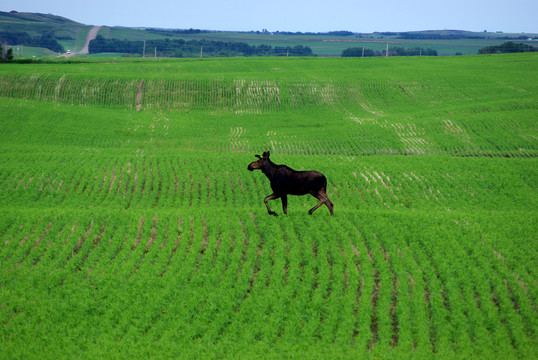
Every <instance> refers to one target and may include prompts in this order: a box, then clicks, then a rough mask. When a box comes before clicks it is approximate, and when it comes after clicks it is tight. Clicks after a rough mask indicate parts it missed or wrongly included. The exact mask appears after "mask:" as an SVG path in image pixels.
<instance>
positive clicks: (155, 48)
mask: <svg viewBox="0 0 538 360" xmlns="http://www.w3.org/2000/svg"><path fill="white" fill-rule="evenodd" d="M155 58H157V46H155Z"/></svg>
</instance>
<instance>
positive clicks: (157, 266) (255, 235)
mask: <svg viewBox="0 0 538 360" xmlns="http://www.w3.org/2000/svg"><path fill="white" fill-rule="evenodd" d="M5 215H6V216H3V217H2V218H3V220H2V222H1V224H0V234H1V235H2V237H1V247H0V259H1V262H2V264H3V265H2V271H1V273H0V277H1V281H2V283H3V284H4V286H7V284H11V285H9V288H10V293H11V296H9V297H6V296H5V295H6V294H4V295H3V296H2V297H3V300H2V302H3V303H4V306H3V308H2V311H1V315H0V319H1V321H2V324H3V328H2V333H3V334H4V335H5V334H7V333H10V331H11V330H12V329H13V330H15V329H19V331H25V332H28V333H29V334H30V336H31V334H36V335H37V334H39V332H40V331H43V332H49V331H50V335H52V336H53V335H57V334H60V333H62V332H64V331H65V330H66V329H65V328H64V327H65V326H71V325H72V326H73V328H70V332H73V331H74V332H75V333H77V334H78V336H81V337H89V339H88V340H84V342H85V343H86V342H88V341H95V342H97V343H98V344H100V346H105V347H111V346H113V342H114V341H116V340H117V339H125V338H127V339H131V338H132V339H139V341H142V342H143V343H144V344H150V343H161V344H162V343H170V342H174V341H180V342H191V341H192V342H194V343H197V342H198V341H200V342H202V343H207V342H211V343H213V344H217V346H221V347H222V349H221V350H223V351H224V347H226V346H228V345H229V344H233V343H234V342H239V343H237V346H239V345H242V346H248V345H252V344H254V343H256V342H259V341H264V342H267V343H270V344H274V343H283V344H288V343H289V342H296V341H299V339H300V341H301V343H303V344H305V346H306V345H312V346H315V345H319V344H326V345H329V346H330V345H331V344H333V345H335V346H339V347H342V346H344V347H345V348H348V349H349V351H352V352H353V351H359V352H363V351H366V350H368V351H372V352H373V353H374V354H376V353H377V352H379V354H382V353H384V352H386V351H389V350H391V349H393V350H392V351H402V352H403V353H416V354H422V355H427V354H431V353H439V354H445V355H455V354H458V356H459V355H462V354H468V355H472V354H473V353H476V351H477V350H478V349H480V351H486V352H487V353H488V354H492V355H493V354H494V353H495V352H497V351H501V352H502V353H503V354H512V355H514V356H517V355H518V354H519V355H522V354H525V355H530V354H532V352H533V351H534V350H535V348H534V346H533V341H534V340H533V339H534V338H535V335H536V334H535V331H536V326H537V324H536V318H535V316H534V307H535V305H536V301H537V298H536V295H537V294H536V291H535V290H536V289H535V287H534V286H533V284H532V280H530V279H532V278H533V277H532V276H533V275H534V274H532V273H531V274H529V273H527V271H531V272H532V271H533V270H532V264H506V263H505V262H504V261H503V260H502V259H503V258H502V256H503V255H502V251H503V250H498V249H496V248H495V247H494V246H495V245H494V244H495V242H487V243H485V244H484V247H483V248H481V249H480V250H478V248H476V247H475V246H474V245H473V243H474V242H476V241H481V240H480V239H482V238H483V236H484V234H485V233H484V231H483V230H481V229H479V228H476V227H475V226H474V225H473V218H466V219H462V218H460V217H459V216H445V217H438V218H435V219H432V218H429V217H422V216H419V217H417V216H416V215H413V218H412V219H410V218H408V217H404V218H399V217H398V216H397V217H392V218H391V220H390V223H389V222H386V221H384V220H383V219H379V218H376V217H372V216H369V215H367V213H366V212H353V213H348V212H345V213H344V214H341V216H339V217H337V218H335V219H331V218H328V217H323V218H318V219H314V220H312V219H313V218H308V219H305V218H303V217H301V218H298V217H292V218H290V219H288V220H286V221H284V222H282V221H280V222H278V221H275V220H274V219H273V218H268V217H266V216H265V215H260V216H256V215H254V214H252V213H250V215H249V214H247V213H243V212H237V211H233V210H231V211H226V212H225V213H224V212H222V211H217V212H215V211H205V210H204V211H203V212H197V211H196V210H191V211H189V212H185V211H179V212H175V211H161V212H159V211H157V212H154V213H149V212H145V211H144V212H141V213H138V214H136V213H130V214H127V215H125V214H124V215H121V214H120V213H117V212H106V211H105V212H100V214H99V215H97V214H94V213H92V212H82V213H81V212H79V215H77V216H74V217H73V216H72V215H70V214H69V213H67V212H65V213H64V212H60V213H56V214H48V212H47V211H37V212H35V213H31V212H30V213H27V214H24V213H16V214H5ZM492 220H493V219H492ZM430 221H434V222H436V223H437V225H436V226H437V228H438V229H441V230H442V231H441V230H439V231H438V232H437V234H445V235H446V234H451V235H449V236H448V237H445V236H443V238H442V239H441V238H439V237H438V235H436V233H429V232H428V230H425V229H427V228H428V227H424V226H423V225H424V222H426V223H428V222H430ZM512 240H513V239H512ZM521 240H523V239H520V238H518V239H517V241H521ZM497 241H498V242H499V243H504V244H506V241H511V240H510V239H508V238H506V239H503V238H499V239H497ZM514 246H516V245H512V246H509V247H512V249H511V251H513V250H514V249H513V247H514ZM525 266H527V268H525ZM516 274H517V275H516ZM21 277H24V278H25V281H24V282H19V281H18V280H19V279H21ZM529 280H530V281H529ZM17 284H19V285H17ZM27 286H32V289H29V288H28V287H27ZM142 287H144V288H145V289H144V291H143V292H141V291H140V290H141V288H142ZM72 292H74V293H77V294H78V295H77V296H76V297H69V298H68V299H66V300H67V302H65V300H64V302H63V305H62V307H59V308H58V307H57V305H56V304H57V302H58V301H59V300H60V299H61V298H62V297H64V296H65V295H66V294H68V293H72ZM44 293H47V294H48V295H47V297H46V299H47V300H44V302H43V303H41V304H40V305H39V306H37V308H35V309H33V310H32V309H31V308H29V307H28V306H29V305H28V303H27V302H26V299H27V298H28V297H29V296H41V295H42V294H44ZM15 294H16V296H13V295H15ZM30 294H33V295H30ZM116 294H117V295H120V294H121V296H116ZM150 294H151V296H150ZM124 297H125V299H124ZM127 299H129V302H127ZM34 311H35V313H34ZM48 311H50V312H51V313H50V314H49V315H50V316H51V317H50V318H48V319H47V320H43V323H41V324H40V326H39V327H36V328H35V329H32V327H31V326H33V324H35V322H36V321H39V320H38V319H40V316H42V315H43V314H44V313H46V312H48ZM66 311H70V312H74V313H75V316H74V317H73V315H71V316H70V318H75V319H76V318H77V317H78V316H82V315H83V314H84V322H83V323H82V324H66V322H65V321H63V322H60V323H59V324H57V323H55V322H54V320H55V319H56V318H61V317H63V316H65V312H66ZM24 324H26V325H24ZM131 324H135V325H136V326H135V327H134V328H133V327H132V326H131ZM133 329H137V330H134V331H135V332H134V333H132V331H133ZM93 333H95V334H98V333H107V334H112V337H111V339H110V340H109V341H107V340H106V339H104V338H99V337H98V338H94V336H95V335H92V334H93ZM13 335H16V333H15V334H13ZM36 338H39V336H36ZM16 343H17V341H16V340H15V339H13V341H12V344H16ZM86 346H87V344H86ZM232 349H234V347H233V346H232ZM533 349H534V350H533ZM8 351H10V352H11V351H15V349H13V348H11V349H8ZM20 351H22V352H24V351H23V350H20ZM227 351H230V350H229V349H228V350H227ZM422 355H421V356H422Z"/></svg>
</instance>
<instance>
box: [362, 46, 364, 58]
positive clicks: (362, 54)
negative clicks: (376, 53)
mask: <svg viewBox="0 0 538 360" xmlns="http://www.w3.org/2000/svg"><path fill="white" fill-rule="evenodd" d="M362 57H364V46H363V47H362Z"/></svg>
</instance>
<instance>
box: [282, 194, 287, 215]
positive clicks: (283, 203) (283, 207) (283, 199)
mask: <svg viewBox="0 0 538 360" xmlns="http://www.w3.org/2000/svg"><path fill="white" fill-rule="evenodd" d="M280 199H281V200H282V211H284V214H287V213H288V195H282V196H281V197H280Z"/></svg>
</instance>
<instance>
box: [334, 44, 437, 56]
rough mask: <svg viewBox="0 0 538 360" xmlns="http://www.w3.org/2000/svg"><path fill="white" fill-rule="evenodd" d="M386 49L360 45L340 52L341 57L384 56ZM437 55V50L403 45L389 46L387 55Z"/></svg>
mask: <svg viewBox="0 0 538 360" xmlns="http://www.w3.org/2000/svg"><path fill="white" fill-rule="evenodd" d="M386 55H387V53H386V51H384V50H383V51H378V50H372V49H366V48H362V47H353V48H348V49H345V50H344V51H343V52H342V57H374V56H386ZM421 55H422V56H437V50H434V49H423V48H420V47H414V48H411V49H404V48H403V47H398V46H397V47H391V48H389V54H388V56H421Z"/></svg>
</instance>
